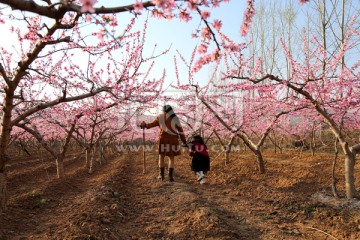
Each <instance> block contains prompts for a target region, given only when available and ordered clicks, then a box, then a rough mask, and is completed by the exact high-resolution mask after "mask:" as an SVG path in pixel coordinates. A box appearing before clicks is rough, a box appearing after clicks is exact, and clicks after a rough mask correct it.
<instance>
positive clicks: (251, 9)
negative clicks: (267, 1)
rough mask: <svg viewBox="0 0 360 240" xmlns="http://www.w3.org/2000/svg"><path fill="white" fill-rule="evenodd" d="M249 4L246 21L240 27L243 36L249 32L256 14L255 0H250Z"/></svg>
mask: <svg viewBox="0 0 360 240" xmlns="http://www.w3.org/2000/svg"><path fill="white" fill-rule="evenodd" d="M247 5H248V7H247V8H246V10H245V13H244V22H243V24H242V26H241V29H240V33H241V36H243V37H244V36H246V35H247V33H248V31H249V29H250V25H251V22H252V18H253V16H254V14H255V9H254V0H248V2H247Z"/></svg>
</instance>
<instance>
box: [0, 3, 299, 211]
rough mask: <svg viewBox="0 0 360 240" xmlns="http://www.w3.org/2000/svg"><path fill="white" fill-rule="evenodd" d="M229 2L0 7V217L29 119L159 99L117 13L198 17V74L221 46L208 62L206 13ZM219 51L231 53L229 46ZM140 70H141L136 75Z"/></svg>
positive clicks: (210, 29) (247, 20) (217, 24)
mask: <svg viewBox="0 0 360 240" xmlns="http://www.w3.org/2000/svg"><path fill="white" fill-rule="evenodd" d="M229 1H230V0H153V1H140V0H135V1H134V2H133V3H132V4H129V5H121V4H119V5H118V6H113V7H104V6H101V7H97V6H96V4H97V1H96V0H61V1H60V0H59V1H55V0H1V1H0V7H1V15H0V23H1V24H3V25H4V26H6V28H7V30H8V31H9V37H10V36H11V37H12V38H11V41H12V46H13V49H12V47H9V46H8V47H3V46H2V47H1V56H0V58H1V64H0V75H1V82H0V84H1V88H2V89H3V91H2V95H3V97H2V98H1V104H2V119H1V132H0V203H1V211H2V212H3V211H5V209H6V199H7V190H6V163H7V162H8V160H9V157H10V156H8V154H7V150H8V144H9V140H10V137H11V133H12V131H13V128H14V127H15V126H18V127H23V128H24V129H26V127H28V126H29V124H31V123H32V117H34V116H35V115H37V116H40V114H39V113H41V112H42V111H44V110H45V109H49V108H54V107H55V106H58V105H62V104H64V103H71V102H73V103H79V104H81V101H80V100H83V99H86V98H89V97H97V98H98V99H103V100H101V101H100V100H99V102H101V103H102V104H100V105H101V106H100V108H101V107H103V108H106V106H108V105H107V104H112V103H111V102H106V100H104V99H107V100H109V99H111V100H112V101H113V102H118V103H121V104H126V103H127V101H137V100H138V98H139V96H147V97H146V98H147V99H145V100H142V101H149V100H151V99H152V98H154V97H156V96H157V94H158V93H159V91H160V89H161V86H162V82H163V80H164V77H165V74H164V75H163V76H159V79H152V80H149V78H150V77H149V71H150V70H151V69H152V66H153V64H151V63H150V62H151V61H152V60H153V59H154V58H155V57H156V56H148V57H146V56H143V51H142V50H143V46H144V41H145V40H144V38H143V37H142V36H143V33H142V32H139V31H134V30H133V25H134V21H135V20H132V21H130V22H129V23H127V25H126V24H125V26H124V27H120V25H119V21H118V19H117V16H118V14H119V13H121V14H123V13H128V12H130V13H131V14H134V15H135V16H136V15H137V14H141V12H142V11H150V12H151V15H152V16H153V17H157V18H163V19H171V18H174V17H177V18H179V19H181V20H183V21H185V22H187V21H190V20H191V13H196V14H199V15H200V16H201V18H202V20H203V26H204V27H203V28H202V29H201V30H199V31H197V32H196V33H195V34H194V35H195V36H197V35H198V34H200V35H201V38H202V40H203V41H202V44H201V45H200V46H199V48H198V49H199V51H200V52H201V53H203V56H202V57H201V58H200V60H199V61H198V62H197V65H196V68H201V66H202V65H203V64H206V63H208V62H210V61H214V60H216V59H217V58H218V57H219V56H220V52H219V51H220V45H218V48H217V49H216V50H215V51H214V52H212V53H210V54H207V51H208V49H207V48H208V44H209V40H211V41H215V42H216V43H217V41H216V39H215V37H214V36H215V35H214V29H215V30H219V29H220V28H221V25H222V24H221V20H220V19H219V20H214V21H213V22H212V23H210V22H209V21H208V20H207V19H208V18H209V15H210V12H211V9H213V8H215V7H219V6H220V5H221V4H223V3H226V2H229ZM301 2H306V1H303V0H302V1H301ZM253 4H254V1H253V0H248V1H247V9H246V11H245V17H244V23H243V25H242V27H241V33H242V35H245V34H246V33H247V31H248V29H249V26H250V25H251V18H252V16H253V14H254V8H253ZM217 44H218V43H217ZM222 47H225V48H229V49H233V48H234V45H233V44H230V45H227V46H222ZM164 53H165V52H163V53H159V55H162V54H164ZM144 64H146V66H147V68H146V70H142V68H141V66H142V65H144ZM54 109H55V108H54ZM76 109H79V108H78V107H76ZM96 109H97V108H93V109H92V111H93V112H94V111H96ZM64 110H65V109H64ZM71 110H72V109H71V107H69V111H71ZM77 114H84V113H80V112H78V113H77ZM74 116H78V115H76V114H74ZM73 121H74V120H73ZM35 123H36V121H33V124H35ZM74 124H75V121H74V122H73V126H74ZM27 125H28V126H27ZM28 130H30V129H28Z"/></svg>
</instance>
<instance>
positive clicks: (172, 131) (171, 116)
mask: <svg viewBox="0 0 360 240" xmlns="http://www.w3.org/2000/svg"><path fill="white" fill-rule="evenodd" d="M156 126H158V127H159V128H160V136H159V170H160V175H159V178H160V179H161V180H164V171H165V163H164V159H165V156H168V157H169V166H168V167H169V181H170V182H173V181H174V157H175V156H178V155H180V146H179V140H178V137H179V136H180V139H181V141H182V142H183V144H186V139H185V135H184V131H183V128H182V127H181V124H180V120H179V118H178V117H177V116H176V114H175V113H174V110H173V109H172V107H171V106H170V105H165V106H164V107H163V113H161V114H159V115H158V116H157V117H156V119H155V120H154V121H153V122H151V123H145V122H144V121H143V122H142V123H141V124H140V127H141V128H146V129H149V128H153V127H156Z"/></svg>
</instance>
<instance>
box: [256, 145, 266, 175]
mask: <svg viewBox="0 0 360 240" xmlns="http://www.w3.org/2000/svg"><path fill="white" fill-rule="evenodd" d="M255 155H256V158H257V161H258V164H259V171H260V173H261V174H264V173H265V164H264V159H263V156H262V154H261V151H260V150H256V151H255Z"/></svg>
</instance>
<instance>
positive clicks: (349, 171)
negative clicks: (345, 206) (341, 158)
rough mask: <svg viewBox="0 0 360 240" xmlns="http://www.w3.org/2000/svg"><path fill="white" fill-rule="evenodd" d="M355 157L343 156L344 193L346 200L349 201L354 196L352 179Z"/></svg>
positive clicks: (354, 189) (353, 180)
mask: <svg viewBox="0 0 360 240" xmlns="http://www.w3.org/2000/svg"><path fill="white" fill-rule="evenodd" d="M354 167H355V156H354V155H353V154H352V153H349V154H346V155H345V191H346V198H347V199H351V198H353V197H354V196H355V194H356V188H355V178H354Z"/></svg>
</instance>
